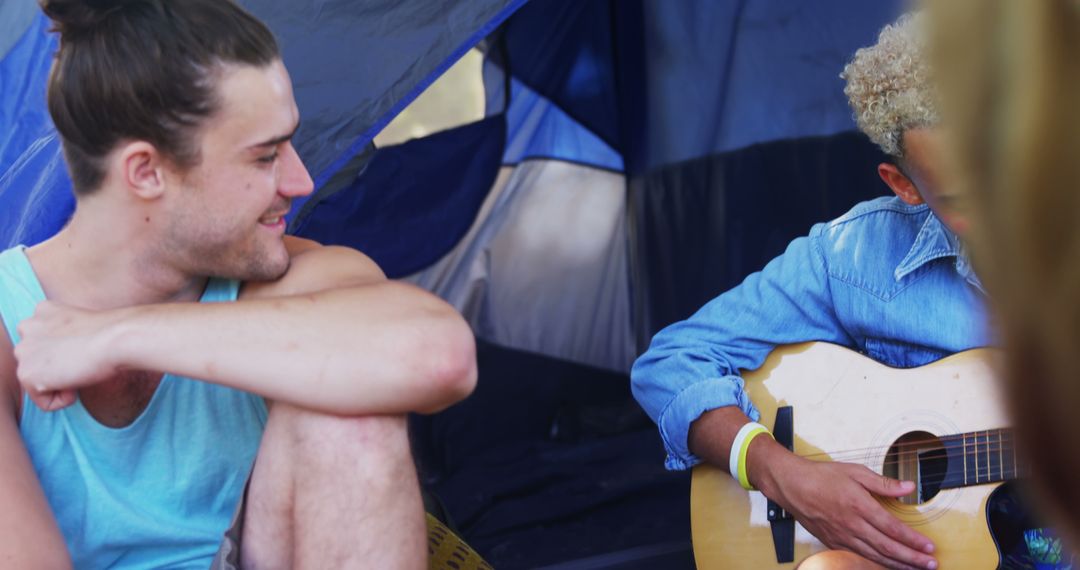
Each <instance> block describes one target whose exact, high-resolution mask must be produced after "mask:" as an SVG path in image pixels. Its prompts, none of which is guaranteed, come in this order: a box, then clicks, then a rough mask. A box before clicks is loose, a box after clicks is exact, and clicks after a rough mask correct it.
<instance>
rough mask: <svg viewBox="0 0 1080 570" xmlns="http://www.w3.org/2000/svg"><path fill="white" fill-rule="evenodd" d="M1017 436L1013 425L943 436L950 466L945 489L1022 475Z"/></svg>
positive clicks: (945, 477) (943, 483)
mask: <svg viewBox="0 0 1080 570" xmlns="http://www.w3.org/2000/svg"><path fill="white" fill-rule="evenodd" d="M1015 442H1016V437H1015V434H1014V432H1013V430H1011V429H990V430H982V431H975V432H968V433H962V434H957V435H953V436H946V437H943V438H942V443H943V444H944V450H945V454H946V457H947V458H948V468H947V470H946V472H945V474H944V477H943V478H942V481H941V487H940V488H942V489H955V488H960V487H969V486H972V485H984V484H986V483H997V482H1001V481H1008V480H1011V479H1016V478H1018V477H1020V475H1021V473H1020V471H1021V464H1020V462H1019V460H1018V458H1017V453H1016V445H1015Z"/></svg>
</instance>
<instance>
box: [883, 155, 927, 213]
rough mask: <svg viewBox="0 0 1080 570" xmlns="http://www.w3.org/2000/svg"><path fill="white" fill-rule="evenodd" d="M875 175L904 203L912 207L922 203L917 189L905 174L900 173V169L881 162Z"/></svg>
mask: <svg viewBox="0 0 1080 570" xmlns="http://www.w3.org/2000/svg"><path fill="white" fill-rule="evenodd" d="M877 173H878V176H880V177H881V179H882V180H883V181H884V182H885V184H886V185H887V186H888V187H889V188H890V189H891V190H892V191H893V193H895V194H896V195H897V196H899V197H900V199H901V200H903V201H904V203H906V204H911V205H912V206H918V205H919V204H922V203H923V197H922V195H921V194H919V189H918V188H916V187H915V184H914V183H913V182H912V181H911V179H910V178H908V177H907V175H906V174H904V173H903V172H901V171H900V167H898V166H896V165H895V164H889V163H888V162H882V163H881V164H879V165H878V167H877Z"/></svg>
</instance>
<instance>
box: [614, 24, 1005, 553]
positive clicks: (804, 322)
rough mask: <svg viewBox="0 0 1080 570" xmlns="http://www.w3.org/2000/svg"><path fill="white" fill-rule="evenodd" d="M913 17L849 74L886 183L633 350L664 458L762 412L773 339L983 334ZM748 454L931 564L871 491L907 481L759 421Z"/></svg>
mask: <svg viewBox="0 0 1080 570" xmlns="http://www.w3.org/2000/svg"><path fill="white" fill-rule="evenodd" d="M921 21H922V20H921V17H919V16H915V17H911V16H904V17H902V18H901V19H900V20H898V21H897V22H896V23H895V24H893V25H890V26H887V27H886V28H885V29H884V30H882V32H881V35H880V37H879V40H878V43H877V44H876V45H874V46H872V47H870V48H865V49H862V50H859V51H858V52H857V53H856V55H855V58H854V60H853V61H852V62H851V63H850V64H849V65H848V66H847V67H846V68H845V70H844V74H843V77H844V78H845V79H846V80H847V87H846V88H845V93H846V94H847V95H848V98H849V100H850V102H851V104H852V107H853V109H854V110H855V114H856V119H857V121H858V124H859V127H860V129H861V130H862V131H863V132H864V133H866V134H867V135H868V136H869V137H870V138H871V140H873V141H874V142H875V143H876V144H878V145H879V146H880V147H881V148H882V149H883V150H884V151H885V152H886V153H887V154H889V155H890V156H891V157H893V159H894V161H895V162H894V163H883V164H881V165H879V166H878V173H879V175H880V176H881V179H882V180H883V181H884V182H885V184H886V185H887V186H888V187H889V188H890V189H891V190H892V191H893V193H894V194H895V196H894V197H887V198H879V199H876V200H871V201H868V202H863V203H861V204H858V205H856V206H855V207H854V208H853V209H851V211H849V212H848V213H847V214H845V215H843V216H841V217H840V218H838V219H836V220H833V221H831V222H828V223H822V224H818V225H816V226H814V227H813V229H811V231H810V234H809V235H808V236H806V237H802V238H799V239H796V240H795V241H793V242H792V243H791V244H790V245H789V247H788V249H787V251H786V252H784V254H782V255H781V256H779V257H777V258H776V259H774V260H773V261H772V262H770V263H769V264H768V265H767V266H766V267H765V268H764V269H763V270H762V271H761V272H759V273H755V274H753V275H751V276H749V277H747V279H746V280H745V281H744V282H743V283H742V284H741V285H739V286H738V287H736V288H735V289H732V290H731V291H729V292H727V293H724V294H723V295H721V296H719V297H717V298H716V299H714V300H712V301H711V302H709V303H708V304H707V305H705V306H704V307H702V308H701V309H700V310H699V311H698V312H697V313H696V314H694V315H693V316H692V317H690V318H689V319H687V320H685V321H682V322H679V323H675V324H673V325H671V326H669V327H667V328H665V329H664V330H662V331H660V333H658V334H657V335H656V336H655V337H654V338H653V340H652V344H651V345H650V347H649V349H648V351H647V352H645V353H644V354H643V355H642V356H641V357H640V358H639V359H638V360H637V362H636V363H635V364H634V367H633V370H632V372H631V380H632V385H633V391H634V395H635V397H636V398H637V400H638V401H639V402H640V403H641V405H642V406H643V407H644V409H645V410H646V412H648V414H649V415H650V416H651V417H652V418H653V420H654V421H655V422H656V423H657V425H658V426H659V428H660V433H661V436H662V439H663V441H664V444H665V446H666V449H667V453H668V458H667V466H668V468H670V469H686V468H689V467H692V466H693V465H695V464H697V463H699V462H701V461H705V462H708V463H710V464H713V465H717V466H720V467H721V468H724V469H725V470H726V469H727V466H728V457H729V451H730V448H731V446H732V441H733V439H734V438H735V435H736V433H737V432H738V431H739V429H740V428H741V427H742V426H743V425H744V424H746V423H747V422H749V421H752V420H753V421H756V420H757V419H758V417H759V414H758V412H757V410H756V409H755V408H754V405H753V403H752V402H750V401H749V399H748V397H747V395H746V393H745V392H744V390H743V388H744V386H743V381H742V379H741V378H740V377H739V370H741V369H745V370H751V369H755V368H758V367H759V366H760V365H761V364H762V362H763V361H764V360H765V358H766V357H767V356H768V354H769V353H770V352H771V351H772V350H773V349H774V348H775V347H776V346H777V345H781V344H788V343H796V342H803V341H827V342H831V343H835V344H839V345H843V346H846V347H849V348H852V349H855V350H859V351H862V352H865V353H866V354H868V355H869V356H870V357H872V358H874V359H875V360H878V361H880V362H883V363H885V364H888V365H890V366H897V367H911V366H920V365H923V364H927V363H929V362H932V361H934V360H937V359H940V358H942V357H944V356H947V355H949V354H952V353H955V352H958V351H962V350H967V349H970V348H975V347H981V346H986V345H987V344H988V343H989V338H988V331H987V327H986V317H985V310H984V302H985V293H984V291H983V289H982V286H981V285H980V283H979V280H978V278H977V277H976V275H975V274H974V272H973V271H972V268H971V266H970V264H969V262H968V259H967V257H966V256H965V255H964V253H963V247H962V245H961V243H960V241H959V239H958V238H957V233H956V232H960V233H962V232H963V231H964V230H965V229H966V221H965V218H964V216H963V215H962V212H960V211H958V209H957V207H956V203H955V201H954V200H953V197H952V195H951V194H949V193H948V192H947V191H945V190H946V189H943V188H941V187H940V186H939V185H938V184H937V180H938V178H939V177H938V170H939V164H938V162H939V158H938V157H939V156H940V153H939V152H938V145H939V141H938V137H939V134H938V128H937V127H936V125H937V122H938V118H937V114H936V111H935V107H934V105H933V98H932V95H931V94H930V92H929V89H928V88H927V85H926V84H925V78H926V77H927V75H928V74H927V73H926V69H925V63H924V61H923V58H922V55H921V54H922V51H923V50H922V48H921V43H922V40H921V37H920V36H921V32H920V29H921V26H922V24H921ZM747 469H748V473H749V479H750V482H751V483H752V484H753V485H754V486H755V487H756V488H757V489H760V490H761V491H762V492H763V493H764V494H765V495H766V496H768V497H769V498H771V499H773V500H775V501H776V502H778V503H779V504H781V505H782V506H783V507H785V508H786V509H787V510H788V511H789V512H792V513H793V514H794V515H795V517H796V519H797V520H799V522H801V523H802V524H803V526H804V527H806V528H807V530H809V531H810V532H811V533H812V534H814V535H815V536H816V537H817V538H819V539H820V540H821V541H822V542H824V543H825V544H826V545H828V546H829V547H831V548H840V549H844V550H851V551H853V552H855V553H857V554H860V555H862V556H864V557H866V558H869V559H871V560H873V561H875V562H878V563H880V564H884V565H886V566H889V567H894V568H911V567H919V568H936V567H937V561H936V560H935V559H934V558H933V556H932V553H933V548H934V547H933V544H932V543H931V542H930V540H929V539H927V538H926V537H925V536H923V535H921V534H919V533H918V532H916V531H915V530H913V529H911V528H909V527H907V526H906V525H904V524H902V523H900V521H898V520H897V519H895V518H894V517H893V516H892V515H890V514H889V513H888V512H887V511H886V510H885V509H884V507H882V506H881V504H880V503H879V502H877V501H876V500H875V499H874V497H873V495H882V496H893V497H898V496H902V495H905V494H908V493H910V492H911V491H912V490H913V487H912V485H913V484H912V483H910V482H903V483H902V482H900V481H895V480H892V479H887V478H883V477H882V476H880V475H877V474H875V473H873V472H872V471H870V470H869V469H867V468H865V467H862V466H856V465H852V464H844V463H825V462H812V461H809V460H806V459H803V458H799V457H797V456H795V455H794V454H792V453H791V452H789V451H787V449H785V448H784V447H782V446H781V445H779V444H777V443H776V442H775V441H773V440H772V439H770V438H766V437H759V438H756V439H754V440H753V443H752V444H751V445H750V449H749V453H748V456H747Z"/></svg>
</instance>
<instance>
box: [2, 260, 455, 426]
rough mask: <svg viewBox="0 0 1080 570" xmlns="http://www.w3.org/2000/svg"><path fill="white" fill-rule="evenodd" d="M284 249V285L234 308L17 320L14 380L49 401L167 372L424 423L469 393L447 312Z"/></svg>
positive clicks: (54, 311)
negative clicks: (111, 379) (118, 376)
mask: <svg viewBox="0 0 1080 570" xmlns="http://www.w3.org/2000/svg"><path fill="white" fill-rule="evenodd" d="M290 250H292V251H293V253H294V254H295V255H294V258H293V264H292V267H291V268H290V269H289V272H288V274H287V275H286V276H285V277H283V278H282V279H280V280H278V281H276V282H273V283H256V284H249V285H247V286H245V288H244V290H243V291H242V293H241V301H240V302H237V303H177V304H165V305H147V306H139V307H131V308H127V309H121V310H117V311H105V312H98V313H93V312H86V311H77V310H75V309H71V308H68V307H60V306H57V305H54V304H47V305H46V304H43V305H44V306H42V307H39V309H38V313H36V314H35V316H34V318H33V319H30V320H28V321H24V326H25V327H27V328H26V329H25V330H24V333H28V334H24V341H23V343H20V347H19V350H18V352H17V354H18V356H19V363H20V369H19V375H20V378H22V380H23V382H24V383H30V385H32V386H34V387H35V388H46V389H50V390H57V389H70V388H74V387H78V386H79V385H85V384H92V383H93V382H95V381H99V380H100V379H102V378H105V377H108V376H109V375H110V374H112V373H115V371H116V370H120V369H139V370H157V371H167V372H171V373H174V374H180V375H184V376H190V377H193V378H200V379H204V380H207V381H210V382H215V383H218V384H223V385H227V386H231V387H234V388H238V389H241V390H246V391H250V392H253V393H256V394H259V395H262V396H264V397H267V398H269V399H271V400H280V401H283V402H288V403H291V404H295V405H298V406H302V407H306V408H309V409H313V410H317V411H323V412H329V413H335V414H341V415H366V414H389V413H403V412H409V411H417V412H424V413H430V412H435V411H438V410H440V409H443V408H445V407H447V406H449V405H451V404H453V403H455V402H457V401H458V400H460V399H462V398H464V397H465V396H466V395H468V394H469V392H471V390H472V388H473V386H474V384H475V381H476V364H475V347H474V341H473V338H472V332H471V331H470V329H469V327H468V325H467V324H466V323H465V322H464V320H463V319H462V318H461V317H460V315H458V314H457V312H456V311H454V309H453V308H452V307H450V306H449V305H447V304H446V303H444V302H443V301H442V300H440V299H438V298H437V297H435V296H434V295H431V294H429V293H427V292H424V291H422V290H420V289H418V288H416V287H413V286H410V285H406V284H402V283H396V282H392V281H388V280H386V278H385V277H384V276H383V274H382V272H381V271H380V270H379V269H378V267H377V266H375V264H374V263H373V262H371V260H370V259H368V258H367V257H366V256H363V255H362V254H360V253H358V252H355V251H353V250H350V249H347V248H335V247H325V248H323V247H317V248H316V247H308V246H300V247H293V246H290ZM50 336H52V337H54V338H52V339H50V338H49V337H50ZM35 339H36V341H37V346H35V345H34V342H35ZM50 340H51V342H49V341H50ZM61 343H62V344H61ZM24 345H25V348H24ZM58 349H59V350H58ZM31 351H34V352H43V354H40V355H35V354H34V352H31ZM50 354H51V356H50ZM73 355H77V356H78V357H77V358H73V357H72V356H73ZM95 355H98V356H95ZM103 355H108V356H103ZM35 356H36V357H35ZM95 360H96V361H97V362H96V363H95V362H94V361H95ZM88 362H89V363H93V365H94V366H95V367H96V369H95V370H86V367H87V366H90V364H86V363H88ZM76 367H77V368H76ZM69 368H73V369H69Z"/></svg>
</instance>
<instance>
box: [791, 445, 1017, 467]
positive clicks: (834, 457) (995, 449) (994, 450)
mask: <svg viewBox="0 0 1080 570" xmlns="http://www.w3.org/2000/svg"><path fill="white" fill-rule="evenodd" d="M1013 450H1014V448H1013V447H1010V446H1009V445H1004V444H1003V445H989V446H982V445H980V446H979V448H978V449H974V448H972V449H970V450H968V451H964V452H960V453H955V452H954V453H951V454H949V453H946V456H947V457H949V456H951V457H963V456H965V455H966V456H968V457H976V458H987V457H989V458H990V460H993V459H994V457H993V456H994V454H998V457H997V459H998V462H999V463H1005V462H1011V461H1012V456H1013ZM928 451H931V452H932V451H946V452H947V451H948V450H945V449H944V448H935V449H923V450H918V449H915V450H905V451H897V452H893V453H889V452H886V453H880V452H874V450H872V449H871V450H869V451H868V452H867V453H836V454H828V453H814V454H810V455H799V457H803V458H810V457H824V458H825V459H828V460H831V461H844V462H846V463H850V462H851V461H846V460H847V459H859V458H863V457H867V456H870V457H874V456H880V457H881V458H882V459H885V458H890V459H891V458H911V457H916V456H918V455H920V454H923V453H926V452H928ZM1006 452H1008V454H1009V456H1008V457H1007V458H1006V457H1004V454H1005V453H1006ZM841 458H843V459H841ZM815 461H816V460H815ZM902 462H903V461H901V460H900V459H896V460H891V461H889V462H887V463H886V464H896V463H902ZM980 465H981V464H980Z"/></svg>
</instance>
